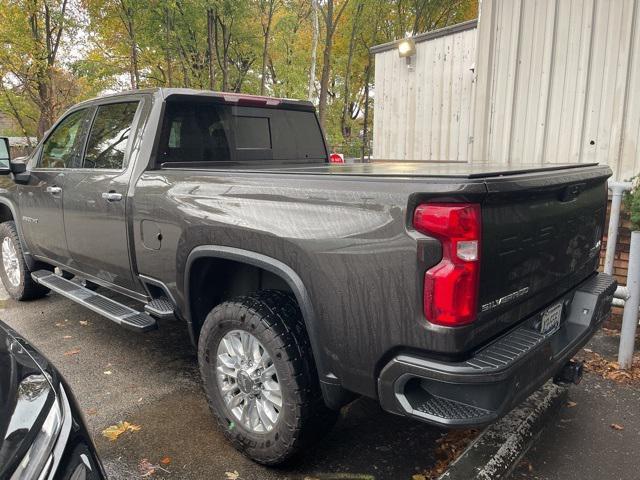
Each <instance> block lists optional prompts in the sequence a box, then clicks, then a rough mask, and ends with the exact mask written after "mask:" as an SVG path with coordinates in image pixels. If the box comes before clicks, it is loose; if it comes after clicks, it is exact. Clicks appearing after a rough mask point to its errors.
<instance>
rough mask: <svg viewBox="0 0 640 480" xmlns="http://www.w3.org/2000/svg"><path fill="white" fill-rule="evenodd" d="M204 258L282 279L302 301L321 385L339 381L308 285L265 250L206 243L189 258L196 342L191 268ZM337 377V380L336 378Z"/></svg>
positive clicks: (186, 282) (187, 307) (187, 308)
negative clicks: (328, 365) (327, 360)
mask: <svg viewBox="0 0 640 480" xmlns="http://www.w3.org/2000/svg"><path fill="white" fill-rule="evenodd" d="M201 258H221V259H225V260H233V261H236V262H240V263H245V264H248V265H252V266H254V267H259V268H262V269H264V270H267V271H269V272H271V273H273V274H274V275H277V276H279V277H280V278H282V279H283V280H284V281H285V282H286V283H287V285H288V286H289V288H290V289H291V291H292V292H293V294H294V295H295V297H296V300H297V301H298V305H299V306H300V310H301V311H302V318H303V320H304V324H305V327H306V329H307V333H308V335H309V341H310V342H311V350H312V352H313V356H314V360H315V364H316V368H317V370H318V375H319V377H320V379H321V384H324V383H325V382H328V383H335V381H336V380H337V379H336V378H335V376H334V375H332V374H330V373H329V372H328V371H327V369H326V367H325V365H324V363H325V362H324V359H323V354H322V348H321V346H320V342H319V340H318V337H319V331H318V330H319V328H318V327H319V326H318V322H317V321H316V316H315V312H314V309H313V305H312V303H311V297H310V296H309V293H308V291H307V288H306V287H305V285H304V283H303V282H302V279H301V278H300V276H299V275H298V274H297V273H296V272H295V271H294V270H293V269H292V268H291V267H290V266H288V265H286V264H285V263H283V262H281V261H280V260H277V259H275V258H273V257H269V256H267V255H263V254H261V253H256V252H252V251H250V250H244V249H240V248H234V247H225V246H218V245H202V246H199V247H196V248H194V249H193V250H191V252H190V253H189V256H188V257H187V263H186V266H185V272H184V295H185V302H184V304H185V311H186V317H187V321H188V322H189V331H190V333H191V335H192V340H194V342H195V338H196V337H195V332H194V330H193V324H192V321H191V299H190V295H189V291H190V285H189V279H190V276H191V267H192V265H193V263H194V262H195V261H196V260H198V259H201ZM332 379H333V381H332Z"/></svg>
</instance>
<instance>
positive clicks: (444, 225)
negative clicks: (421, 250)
mask: <svg viewBox="0 0 640 480" xmlns="http://www.w3.org/2000/svg"><path fill="white" fill-rule="evenodd" d="M413 226H414V228H415V229H416V230H418V231H419V232H421V233H424V234H425V235H429V236H431V237H435V238H437V239H438V240H440V242H441V243H442V260H441V261H440V263H438V264H437V265H435V266H434V267H432V268H430V269H429V270H427V272H426V273H425V277H424V314H425V316H426V317H427V320H429V321H430V322H432V323H435V324H438V325H445V326H449V327H457V326H461V325H466V324H468V323H471V322H473V321H474V320H475V319H476V313H477V305H478V287H479V283H480V239H481V215H480V205H479V204H475V203H426V204H422V205H419V206H418V207H417V208H416V210H415V212H414V214H413Z"/></svg>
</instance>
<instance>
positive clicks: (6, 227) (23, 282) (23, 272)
mask: <svg viewBox="0 0 640 480" xmlns="http://www.w3.org/2000/svg"><path fill="white" fill-rule="evenodd" d="M7 237H8V238H9V239H10V240H11V242H12V243H13V246H14V248H15V249H16V253H17V254H18V266H19V268H20V283H19V285H17V286H14V285H13V284H12V283H11V282H10V281H9V278H8V277H7V273H6V272H5V270H4V263H2V261H1V260H0V278H1V279H2V284H3V285H4V288H5V290H6V291H7V293H8V294H9V295H10V296H11V298H13V299H14V300H35V299H37V298H42V297H44V296H45V295H46V294H47V293H49V289H48V288H46V287H43V286H42V285H38V284H37V283H36V282H34V281H33V279H32V278H31V270H29V267H28V266H27V263H26V262H25V260H24V255H23V253H22V244H21V243H20V237H19V236H18V230H17V229H16V224H15V222H14V221H8V222H3V223H0V245H2V242H4V239H5V238H7Z"/></svg>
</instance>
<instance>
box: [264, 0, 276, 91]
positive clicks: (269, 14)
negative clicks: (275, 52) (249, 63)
mask: <svg viewBox="0 0 640 480" xmlns="http://www.w3.org/2000/svg"><path fill="white" fill-rule="evenodd" d="M268 1H269V8H268V10H267V23H266V25H265V24H264V23H263V24H262V31H263V33H264V43H263V45H262V75H261V77H260V95H264V90H265V86H266V82H267V59H268V57H269V37H270V35H271V23H272V21H273V13H274V11H275V2H276V0H268ZM261 15H262V12H261Z"/></svg>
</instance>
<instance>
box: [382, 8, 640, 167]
mask: <svg viewBox="0 0 640 480" xmlns="http://www.w3.org/2000/svg"><path fill="white" fill-rule="evenodd" d="M639 27H640V0H482V1H481V4H480V18H479V21H478V28H477V29H475V28H474V29H468V30H463V31H456V30H454V31H453V33H449V34H448V35H445V36H437V37H435V38H429V39H427V40H423V41H419V42H418V43H417V45H416V47H417V55H416V57H415V58H414V65H415V69H414V70H413V71H410V70H408V69H407V67H406V64H405V60H404V59H401V58H399V56H398V54H397V51H396V50H395V49H391V50H385V51H379V53H376V90H375V120H374V122H375V124H374V156H375V157H376V158H381V159H382V158H385V159H407V160H427V161H428V160H460V161H466V160H469V161H471V162H484V161H487V160H490V161H492V162H501V163H505V164H516V165H518V164H541V163H566V162H572V163H576V162H593V161H595V162H599V163H608V164H609V165H610V166H611V168H612V169H613V171H614V174H615V176H616V178H617V179H628V178H630V177H631V176H633V175H635V174H638V173H640V158H639V157H640V147H639V144H640V95H637V92H635V91H634V90H637V86H638V85H640V34H639V33H638V32H637V29H638V28H639ZM472 64H475V73H474V72H471V71H470V67H471V65H472ZM391 112H393V114H391Z"/></svg>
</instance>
